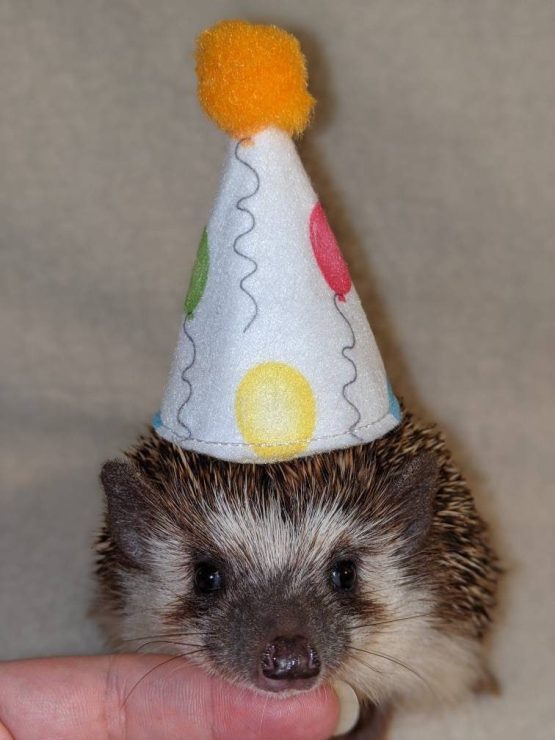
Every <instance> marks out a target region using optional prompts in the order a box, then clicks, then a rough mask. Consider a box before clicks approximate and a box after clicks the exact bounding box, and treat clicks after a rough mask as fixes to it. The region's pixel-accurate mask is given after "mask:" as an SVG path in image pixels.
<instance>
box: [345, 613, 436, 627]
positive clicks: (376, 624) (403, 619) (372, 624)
mask: <svg viewBox="0 0 555 740" xmlns="http://www.w3.org/2000/svg"><path fill="white" fill-rule="evenodd" d="M433 616H434V615H433V614H432V612H423V613H422V614H411V615H410V616H409V617H396V618H395V619H385V620H383V621H381V622H365V623H364V624H357V625H355V626H354V627H353V628H352V629H353V630H361V629H367V628H368V627H382V626H384V625H388V624H395V623H396V622H408V621H410V620H411V619H424V618H425V617H433Z"/></svg>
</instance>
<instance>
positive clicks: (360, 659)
mask: <svg viewBox="0 0 555 740" xmlns="http://www.w3.org/2000/svg"><path fill="white" fill-rule="evenodd" d="M351 657H352V658H354V659H355V660H358V662H359V663H362V665H363V666H365V667H366V668H370V670H371V671H373V672H374V673H379V674H380V676H383V671H380V670H378V669H377V668H375V667H374V666H373V665H370V663H367V662H366V661H365V660H363V659H362V658H361V657H360V656H359V655H352V656H351Z"/></svg>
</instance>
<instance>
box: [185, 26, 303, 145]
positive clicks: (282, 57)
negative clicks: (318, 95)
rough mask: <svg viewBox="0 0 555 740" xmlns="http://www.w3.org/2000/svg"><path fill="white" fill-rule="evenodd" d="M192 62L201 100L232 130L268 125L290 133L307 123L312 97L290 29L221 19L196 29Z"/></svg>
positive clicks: (246, 132)
mask: <svg viewBox="0 0 555 740" xmlns="http://www.w3.org/2000/svg"><path fill="white" fill-rule="evenodd" d="M196 62H197V76H198V97H199V100H200V103H201V105H202V107H203V108H204V110H205V111H206V113H207V114H208V115H209V116H210V118H212V119H213V120H214V121H215V123H216V124H217V125H218V126H219V127H220V128H221V129H223V130H224V131H226V132H227V133H228V134H230V135H231V136H233V137H235V138H238V139H239V138H243V137H248V136H252V135H253V134H255V133H256V132H257V131H261V130H262V129H264V128H268V127H269V126H275V127H276V128H280V129H282V130H283V131H286V132H287V133H288V134H290V135H292V136H293V135H299V134H301V133H302V132H303V131H304V129H305V128H306V126H307V124H308V121H309V118H310V113H311V111H312V108H313V106H314V103H315V100H314V98H313V97H312V96H311V95H310V94H309V92H308V90H307V73H306V63H305V58H304V56H303V54H302V52H301V48H300V45H299V42H298V41H297V39H296V38H295V37H294V36H292V35H291V34H289V33H287V32H286V31H283V30H282V29H281V28H277V27H276V26H262V25H256V24H252V23H246V22H245V21H221V22H220V23H217V24H216V25H215V26H213V27H212V28H209V29H207V30H206V31H204V32H203V33H201V34H200V36H199V38H198V41H197V51H196Z"/></svg>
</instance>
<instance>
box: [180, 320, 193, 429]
mask: <svg viewBox="0 0 555 740" xmlns="http://www.w3.org/2000/svg"><path fill="white" fill-rule="evenodd" d="M187 319H188V317H187V316H185V318H184V319H183V333H184V334H185V336H186V337H187V339H188V340H189V341H190V342H191V347H192V350H193V356H192V358H191V361H190V362H189V364H188V365H187V366H186V367H184V368H183V370H182V371H181V380H182V381H183V382H184V383H185V385H186V386H187V390H188V393H187V398H186V399H185V400H184V401H183V403H182V404H181V406H180V407H179V409H178V411H177V423H178V424H179V425H180V426H182V427H183V428H184V429H185V430H186V431H187V434H186V435H183V436H182V438H183V439H191V437H192V436H193V433H192V432H191V428H190V427H189V426H188V425H187V424H185V422H184V421H182V420H181V414H182V413H183V410H184V408H185V406H186V405H187V404H188V403H189V401H190V400H191V396H192V395H193V386H192V385H191V381H190V380H189V378H188V377H187V373H188V372H189V370H190V369H191V368H192V367H193V365H194V364H195V360H196V358H197V346H196V344H195V340H194V339H193V337H192V336H191V335H190V334H189V332H188V331H187Z"/></svg>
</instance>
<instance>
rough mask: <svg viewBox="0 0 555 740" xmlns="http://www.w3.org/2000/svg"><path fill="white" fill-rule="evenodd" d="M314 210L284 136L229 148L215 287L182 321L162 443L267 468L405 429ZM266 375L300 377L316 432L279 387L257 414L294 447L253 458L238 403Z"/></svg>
mask: <svg viewBox="0 0 555 740" xmlns="http://www.w3.org/2000/svg"><path fill="white" fill-rule="evenodd" d="M317 202H318V199H317V196H316V194H315V192H314V190H313V188H312V186H311V184H310V181H309V179H308V177H307V175H306V172H305V170H304V167H303V165H302V163H301V160H300V158H299V156H298V154H297V150H296V147H295V145H294V143H293V142H292V141H291V139H290V138H289V137H288V136H287V135H286V134H285V133H283V132H281V131H279V130H277V129H267V130H265V131H263V132H261V133H259V134H257V135H256V136H255V137H254V138H253V139H252V140H250V141H247V142H237V141H232V142H231V143H230V148H229V154H228V158H227V162H226V166H225V169H224V173H223V178H222V183H221V188H220V192H219V194H218V197H217V199H216V203H215V206H214V210H213V212H212V215H211V217H210V219H209V222H208V226H207V237H208V239H207V241H208V254H209V268H208V277H207V280H206V287H205V290H204V293H203V294H202V297H201V298H200V301H199V302H198V305H197V307H196V309H195V311H194V313H193V315H187V313H186V314H185V315H184V317H183V323H182V326H181V328H180V331H179V338H178V343H177V350H176V353H175V357H174V362H173V366H172V369H171V372H170V377H169V381H168V385H167V388H166V391H165V394H164V398H163V402H162V405H161V413H160V417H159V418H158V419H157V421H155V427H156V428H157V430H158V432H159V434H161V435H162V436H163V437H165V438H167V439H169V440H171V441H173V442H176V443H178V444H180V445H182V446H183V447H185V448H187V449H192V450H196V451H198V452H202V453H206V454H209V455H212V456H214V457H219V458H223V459H228V460H237V461H244V462H246V461H252V462H263V461H267V460H268V459H282V458H288V457H294V456H297V455H306V454H311V453H315V452H321V451H325V450H330V449H336V448H342V447H348V446H351V445H355V444H360V443H362V442H368V441H371V440H373V439H375V438H377V437H379V436H382V435H383V434H385V433H386V432H388V431H389V430H391V429H392V428H393V427H394V426H395V425H396V424H397V422H398V406H397V403H396V401H395V399H394V398H393V397H392V396H391V394H390V393H389V392H388V383H387V378H386V374H385V371H384V367H383V363H382V359H381V357H380V354H379V351H378V348H377V346H376V343H375V340H374V337H373V335H372V332H371V330H370V327H369V325H368V321H367V319H366V316H365V313H364V310H363V308H362V306H361V304H360V301H359V298H358V296H357V294H356V291H355V289H354V287H353V286H350V289H349V290H348V292H347V293H346V295H345V296H344V297H343V296H340V295H338V289H337V287H336V284H335V282H334V280H333V278H332V280H331V285H330V284H329V283H328V282H327V278H326V276H325V274H324V273H323V272H322V271H321V270H320V267H319V263H318V261H317V259H316V257H315V252H314V249H313V246H312V241H311V236H310V229H309V222H310V216H311V213H312V211H313V209H314V207H315V206H316V204H317ZM332 268H333V265H332ZM264 363H278V364H279V368H278V371H279V369H280V368H282V367H283V365H286V366H287V367H288V368H293V369H294V370H295V371H298V372H300V373H302V376H304V378H305V379H306V381H307V382H308V384H309V386H310V389H311V392H312V395H313V401H314V405H315V420H314V424H313V425H311V424H310V422H307V423H308V427H307V423H303V421H302V419H301V421H300V422H299V421H298V420H297V421H296V417H297V406H298V405H301V406H302V404H303V402H304V396H302V395H301V397H299V398H298V401H297V399H296V398H295V397H293V399H292V403H293V406H294V408H293V409H288V408H285V410H283V409H282V405H281V404H280V403H279V402H277V404H273V403H272V400H271V398H272V392H273V388H274V381H273V380H270V382H269V385H268V386H267V388H266V387H265V388H264V389H263V390H262V391H261V395H262V398H261V399H259V401H260V403H258V402H254V405H255V408H254V410H253V412H252V413H253V414H254V417H256V416H257V415H258V413H260V414H262V415H263V416H264V418H265V419H266V422H265V426H266V427H267V426H268V425H269V426H270V427H271V428H272V429H274V428H276V429H279V428H281V429H282V430H283V433H284V434H285V438H284V437H283V436H282V437H280V438H279V440H277V441H276V440H275V439H273V438H263V439H262V441H261V442H260V443H259V444H257V445H255V446H254V447H253V446H252V445H251V444H249V442H251V441H252V440H251V437H249V435H248V434H247V437H246V438H245V436H243V434H244V433H245V430H244V428H243V427H241V425H240V424H238V418H237V408H236V406H237V403H238V401H237V394H238V388H239V386H240V384H241V382H242V380H243V378H245V376H246V375H247V373H249V372H250V371H251V370H252V369H253V368H257V367H259V366H261V365H263V364H264ZM270 374H271V372H270ZM247 393H248V391H247ZM309 393H310V392H309ZM247 403H248V399H247ZM259 406H260V408H259ZM288 415H292V418H291V419H289V416H288ZM272 418H273V420H272V421H268V420H269V419H272ZM303 418H304V417H303ZM252 422H253V423H254V425H255V426H256V423H257V421H256V418H254V419H252ZM245 423H246V424H247V427H248V426H249V423H250V422H249V419H247V421H246V422H245ZM308 430H309V431H308ZM305 431H307V432H308V434H309V436H305ZM242 432H243V433H242Z"/></svg>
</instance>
